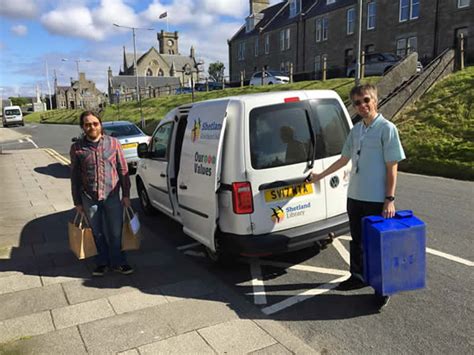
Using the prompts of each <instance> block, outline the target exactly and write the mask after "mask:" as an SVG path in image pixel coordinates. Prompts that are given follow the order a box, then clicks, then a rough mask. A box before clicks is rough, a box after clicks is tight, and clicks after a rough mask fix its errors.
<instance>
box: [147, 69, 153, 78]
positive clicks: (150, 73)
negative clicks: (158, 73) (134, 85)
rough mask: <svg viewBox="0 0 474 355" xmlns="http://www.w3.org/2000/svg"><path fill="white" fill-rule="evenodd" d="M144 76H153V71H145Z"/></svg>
mask: <svg viewBox="0 0 474 355" xmlns="http://www.w3.org/2000/svg"><path fill="white" fill-rule="evenodd" d="M146 76H153V71H152V70H151V69H150V68H148V69H147V71H146Z"/></svg>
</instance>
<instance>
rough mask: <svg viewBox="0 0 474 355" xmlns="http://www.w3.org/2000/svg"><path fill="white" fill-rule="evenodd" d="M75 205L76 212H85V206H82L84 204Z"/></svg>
mask: <svg viewBox="0 0 474 355" xmlns="http://www.w3.org/2000/svg"><path fill="white" fill-rule="evenodd" d="M75 207H76V212H77V213H79V214H84V208H83V207H82V205H77V206H75Z"/></svg>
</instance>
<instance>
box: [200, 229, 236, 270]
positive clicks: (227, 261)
mask: <svg viewBox="0 0 474 355" xmlns="http://www.w3.org/2000/svg"><path fill="white" fill-rule="evenodd" d="M214 242H215V244H216V247H215V249H216V251H213V250H211V248H208V247H206V254H207V257H208V258H209V259H210V260H211V261H212V262H213V263H215V264H218V265H220V266H225V267H229V266H231V265H233V264H234V257H233V255H231V254H230V253H228V252H225V251H223V250H222V248H221V247H220V245H219V238H218V237H217V236H216V238H215V239H214Z"/></svg>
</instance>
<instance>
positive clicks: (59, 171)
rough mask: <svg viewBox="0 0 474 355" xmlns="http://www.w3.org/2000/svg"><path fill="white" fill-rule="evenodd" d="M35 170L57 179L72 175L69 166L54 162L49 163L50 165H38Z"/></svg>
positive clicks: (67, 177)
mask: <svg viewBox="0 0 474 355" xmlns="http://www.w3.org/2000/svg"><path fill="white" fill-rule="evenodd" d="M34 171H35V172H37V173H39V174H43V175H49V176H52V177H54V178H56V179H69V178H70V177H71V171H70V169H69V167H68V166H66V165H63V164H60V163H53V164H49V165H48V166H41V167H37V168H34Z"/></svg>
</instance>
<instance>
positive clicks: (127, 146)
mask: <svg viewBox="0 0 474 355" xmlns="http://www.w3.org/2000/svg"><path fill="white" fill-rule="evenodd" d="M137 145H138V143H128V144H122V149H129V148H136V147H137Z"/></svg>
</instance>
